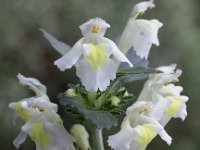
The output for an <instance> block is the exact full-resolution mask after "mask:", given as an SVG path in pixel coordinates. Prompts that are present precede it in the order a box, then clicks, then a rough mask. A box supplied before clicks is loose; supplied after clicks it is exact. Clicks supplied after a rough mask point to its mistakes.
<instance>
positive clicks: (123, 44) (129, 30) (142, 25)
mask: <svg viewBox="0 0 200 150" xmlns="http://www.w3.org/2000/svg"><path fill="white" fill-rule="evenodd" d="M149 7H154V4H153V1H149V2H141V3H138V4H136V5H135V6H134V8H133V11H132V13H131V17H130V18H129V20H128V22H127V25H126V27H125V29H124V31H123V33H122V36H121V39H120V41H119V45H118V46H119V48H120V49H121V50H122V51H123V52H124V53H127V51H128V50H129V49H130V48H131V47H133V49H134V50H135V51H136V54H137V55H138V56H140V57H141V58H145V59H147V57H148V54H149V51H150V48H151V46H152V44H155V45H156V46H159V40H158V37H157V36H158V30H159V29H160V28H161V27H162V25H163V24H162V23H161V22H160V21H158V20H156V19H153V20H144V19H136V17H137V16H138V14H140V13H142V12H144V11H146V10H147V8H149Z"/></svg>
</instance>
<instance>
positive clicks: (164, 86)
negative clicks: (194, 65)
mask: <svg viewBox="0 0 200 150" xmlns="http://www.w3.org/2000/svg"><path fill="white" fill-rule="evenodd" d="M175 68H176V65H174V64H173V65H170V66H163V67H159V68H157V69H158V70H160V71H163V73H160V74H155V75H150V77H149V79H148V80H147V81H146V83H145V85H144V88H143V90H142V92H141V94H140V96H139V98H138V101H150V102H153V103H155V104H158V103H163V102H165V101H166V102H168V105H167V107H166V108H163V109H162V112H159V114H162V115H159V116H160V117H158V116H157V118H156V119H157V120H158V121H159V122H160V123H161V124H162V125H163V126H165V125H166V124H167V123H168V121H169V120H170V119H171V118H172V117H174V118H181V119H182V120H184V119H185V117H186V116H187V110H186V104H185V103H186V102H187V101H188V99H189V98H188V97H187V96H184V95H181V92H182V91H183V88H182V87H181V86H175V85H174V84H173V82H177V81H178V77H179V76H180V75H181V73H182V71H181V70H177V71H176V72H175V71H174V70H175ZM155 116H156V115H155Z"/></svg>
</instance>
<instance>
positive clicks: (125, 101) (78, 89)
mask: <svg viewBox="0 0 200 150" xmlns="http://www.w3.org/2000/svg"><path fill="white" fill-rule="evenodd" d="M152 73H160V71H157V70H155V69H149V68H148V69H147V68H130V69H126V70H123V71H120V72H119V73H117V78H116V79H115V80H114V81H113V82H111V84H110V86H109V87H108V88H107V90H106V91H104V92H100V91H97V92H96V93H93V92H88V91H86V90H85V88H84V87H83V86H81V85H72V84H70V85H69V86H70V89H72V90H73V92H74V93H73V95H72V96H71V97H70V96H69V95H67V93H68V92H66V93H62V94H59V95H58V99H59V101H60V103H61V105H63V106H65V108H66V110H67V111H68V112H70V113H71V114H72V115H74V117H75V118H77V119H78V120H79V121H86V122H89V123H92V124H94V125H96V127H97V128H100V129H102V128H106V129H110V128H111V127H112V126H116V125H117V117H118V116H119V115H124V114H125V110H126V108H127V107H128V106H130V105H131V104H132V103H133V102H134V100H135V97H134V96H133V95H130V94H129V93H128V92H127V90H126V88H125V87H124V86H125V85H126V84H127V83H130V82H132V81H136V80H142V79H145V78H147V77H148V75H149V74H152ZM113 97H114V98H116V99H117V100H118V102H117V105H113V103H112V102H113V101H112V100H113Z"/></svg>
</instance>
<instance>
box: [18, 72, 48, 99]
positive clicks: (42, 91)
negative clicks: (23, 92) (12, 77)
mask: <svg viewBox="0 0 200 150" xmlns="http://www.w3.org/2000/svg"><path fill="white" fill-rule="evenodd" d="M17 78H18V79H19V82H20V83H21V84H22V85H25V86H29V87H30V89H31V90H33V91H34V92H35V93H36V95H37V96H43V95H46V91H47V89H46V86H44V85H43V84H42V83H40V81H39V80H37V79H35V78H26V77H24V76H23V75H21V74H20V73H19V74H18V75H17Z"/></svg>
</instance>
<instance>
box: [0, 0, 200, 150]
mask: <svg viewBox="0 0 200 150" xmlns="http://www.w3.org/2000/svg"><path fill="white" fill-rule="evenodd" d="M155 1H156V5H157V7H156V8H155V9H153V10H151V11H148V12H147V13H146V14H145V15H144V16H143V18H148V19H150V18H152V19H153V18H156V19H159V20H160V21H161V22H163V23H164V26H163V28H162V29H161V30H160V32H159V39H160V43H161V45H160V46H159V47H155V46H153V47H152V49H151V53H150V57H149V59H150V66H151V67H157V66H160V65H169V64H172V63H177V64H178V67H179V68H181V69H182V70H183V75H182V77H181V82H180V84H181V85H182V86H183V87H184V94H185V95H188V96H189V97H190V100H189V102H188V117H187V119H186V121H185V122H184V123H182V122H181V121H180V120H171V122H170V123H169V124H168V125H167V127H166V130H167V132H168V133H169V134H170V135H171V136H172V137H173V143H172V145H171V146H170V147H169V146H167V145H166V144H165V143H164V142H163V141H162V140H161V139H160V138H159V137H157V138H156V139H155V140H154V141H153V142H152V143H151V144H150V145H149V146H148V148H147V150H153V149H156V150H159V149H162V150H169V149H173V150H199V149H200V138H199V133H200V117H199V115H200V109H199V108H200V101H199V93H200V91H199V90H200V78H199V74H200V62H199V60H200V41H199V39H200V13H199V9H200V1H199V0H155ZM136 2H138V1H136V0H109V1H107V0H81V1H78V0H59V1H56V0H42V1H41V0H32V1H31V0H0V149H1V150H14V149H15V148H14V147H13V145H12V141H13V140H14V138H15V137H16V136H17V134H18V132H19V130H20V125H21V124H22V123H21V122H20V121H19V122H18V123H17V126H13V125H12V112H11V110H9V109H8V104H9V103H10V102H11V101H18V100H21V99H23V98H26V97H30V96H31V95H32V94H33V93H30V92H29V91H28V90H27V89H26V88H22V87H21V86H19V85H18V81H17V78H16V75H17V73H21V74H23V75H25V76H31V77H35V78H38V79H39V80H40V81H41V82H42V83H44V84H45V85H46V86H47V88H48V95H49V96H50V98H51V100H52V101H53V102H55V103H56V102H57V100H56V95H57V93H58V92H62V91H64V90H66V89H67V83H77V82H78V78H77V77H76V76H75V70H74V69H72V70H68V71H65V72H60V71H59V70H58V69H57V68H56V67H55V66H54V65H53V61H54V60H55V59H57V58H59V57H60V56H59V54H57V53H56V52H55V51H54V50H53V49H52V48H51V47H50V45H49V43H48V42H47V41H46V40H45V39H44V38H43V36H42V34H41V33H40V32H39V30H38V29H39V28H44V29H45V30H47V31H48V32H50V33H52V34H54V35H55V36H56V37H58V39H60V40H62V41H64V42H66V43H68V44H69V45H73V44H74V43H75V42H76V41H77V40H78V39H79V38H80V37H81V33H80V31H79V28H78V26H79V25H80V24H82V23H83V22H85V21H87V20H88V19H90V18H93V17H96V16H98V17H102V18H103V19H105V20H106V21H107V22H108V23H109V24H110V25H111V29H109V30H108V32H107V35H106V36H107V37H109V38H111V39H113V38H115V37H116V36H118V35H119V34H120V33H121V32H122V30H123V28H124V26H125V24H126V21H127V19H128V17H129V13H130V11H131V9H132V6H133V5H134V4H135V3H136ZM65 120H68V118H65ZM70 124H71V123H70V119H69V121H68V122H67V121H66V126H69V125H70ZM20 149H21V150H25V149H29V150H33V149H35V148H34V144H33V143H32V142H31V141H30V140H27V141H26V142H25V143H24V144H23V145H22V147H21V148H20Z"/></svg>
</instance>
